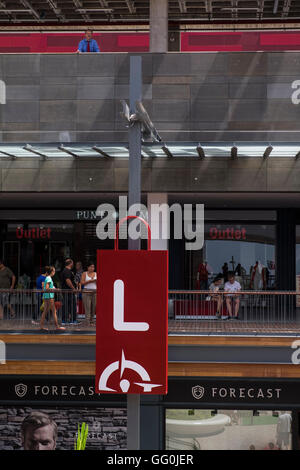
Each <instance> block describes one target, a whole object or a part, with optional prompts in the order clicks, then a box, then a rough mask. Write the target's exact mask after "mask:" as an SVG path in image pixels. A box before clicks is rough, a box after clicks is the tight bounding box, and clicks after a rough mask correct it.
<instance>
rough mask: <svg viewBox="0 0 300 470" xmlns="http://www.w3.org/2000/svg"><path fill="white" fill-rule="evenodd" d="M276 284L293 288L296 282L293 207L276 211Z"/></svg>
mask: <svg viewBox="0 0 300 470" xmlns="http://www.w3.org/2000/svg"><path fill="white" fill-rule="evenodd" d="M276 232H277V233H276V235H277V237H276V238H277V240H276V242H277V247H276V280H277V282H276V284H277V289H279V290H294V289H295V283H296V273H295V263H296V251H295V250H296V234H295V213H294V210H293V209H279V210H278V211H277V231H276Z"/></svg>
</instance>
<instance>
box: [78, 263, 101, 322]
mask: <svg viewBox="0 0 300 470" xmlns="http://www.w3.org/2000/svg"><path fill="white" fill-rule="evenodd" d="M80 284H81V286H82V288H83V292H82V301H83V306H84V312H85V319H86V323H87V324H90V325H92V324H93V322H94V316H95V312H96V291H97V273H96V272H95V264H94V263H93V262H90V263H89V264H88V266H87V271H84V273H82V276H81V281H80Z"/></svg>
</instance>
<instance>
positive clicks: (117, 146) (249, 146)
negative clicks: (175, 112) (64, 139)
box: [0, 142, 300, 160]
mask: <svg viewBox="0 0 300 470" xmlns="http://www.w3.org/2000/svg"><path fill="white" fill-rule="evenodd" d="M5 157H6V158H7V157H10V158H11V159H15V158H27V157H31V158H32V157H37V158H38V157H40V158H43V159H45V160H46V159H48V158H91V157H98V158H99V157H100V158H101V157H102V158H128V157H129V150H128V144H127V143H122V142H117V143H116V142H114V143H112V142H102V143H97V144H93V143H68V144H61V143H55V142H54V143H39V142H36V143H32V144H22V143H13V144H9V143H3V144H1V143H0V158H5ZM142 157H143V158H169V159H172V158H199V159H205V158H219V157H227V158H231V159H237V158H245V157H246V158H264V159H266V158H275V157H286V158H296V159H298V158H299V157H300V142H292V143H286V142H271V143H270V142H254V143H253V142H203V143H201V144H200V143H198V142H167V143H162V142H160V143H143V144H142Z"/></svg>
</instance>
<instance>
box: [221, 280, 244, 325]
mask: <svg viewBox="0 0 300 470" xmlns="http://www.w3.org/2000/svg"><path fill="white" fill-rule="evenodd" d="M240 290H241V284H240V283H239V282H238V281H236V280H235V276H234V274H233V273H231V274H229V275H228V281H227V282H226V283H225V286H224V292H226V294H225V298H226V307H227V311H228V317H227V318H226V319H228V320H232V319H234V320H238V319H239V308H240V298H239V294H238V293H239V291H240ZM227 292H228V293H227Z"/></svg>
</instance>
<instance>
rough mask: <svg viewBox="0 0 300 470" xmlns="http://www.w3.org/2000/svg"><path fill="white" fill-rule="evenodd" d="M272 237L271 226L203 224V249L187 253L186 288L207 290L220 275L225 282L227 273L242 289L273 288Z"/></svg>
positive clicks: (273, 239)
mask: <svg viewBox="0 0 300 470" xmlns="http://www.w3.org/2000/svg"><path fill="white" fill-rule="evenodd" d="M275 234H276V230H275V225H274V224H249V223H248V224H244V223H242V222H241V223H230V222H229V223H224V222H223V223H218V222H212V223H209V224H208V223H207V224H205V237H204V238H205V242H204V246H203V249H202V250H199V251H191V252H189V253H187V266H186V270H187V271H188V283H187V284H188V285H186V288H189V289H195V288H196V289H207V287H208V286H209V284H210V282H211V280H212V279H213V278H214V277H215V276H216V275H219V274H221V275H222V277H223V278H224V281H225V282H226V280H227V275H228V273H229V272H234V273H235V275H236V277H237V280H238V281H239V282H240V284H241V287H242V289H243V290H248V289H254V290H260V289H262V290H265V289H272V288H275ZM299 260H300V253H299ZM203 264H204V265H205V266H206V271H207V273H205V269H204V267H203ZM205 279H206V281H207V282H206V285H204V283H203V282H200V281H203V280H205Z"/></svg>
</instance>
